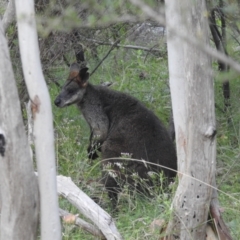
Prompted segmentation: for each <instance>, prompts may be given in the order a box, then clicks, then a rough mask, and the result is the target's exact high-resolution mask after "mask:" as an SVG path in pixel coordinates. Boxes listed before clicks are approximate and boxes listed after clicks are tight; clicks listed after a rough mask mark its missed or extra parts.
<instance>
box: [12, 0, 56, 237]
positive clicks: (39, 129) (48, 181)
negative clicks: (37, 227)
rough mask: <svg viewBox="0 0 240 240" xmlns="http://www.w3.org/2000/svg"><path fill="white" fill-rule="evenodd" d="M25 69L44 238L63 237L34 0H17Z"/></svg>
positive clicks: (49, 109) (19, 31) (48, 106)
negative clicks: (32, 121)
mask: <svg viewBox="0 0 240 240" xmlns="http://www.w3.org/2000/svg"><path fill="white" fill-rule="evenodd" d="M15 7H16V15H17V23H18V36H19V45H20V52H21V60H22V65H23V73H24V77H25V82H26V85H27V88H28V93H29V96H30V99H31V102H32V106H31V107H32V113H33V120H34V139H35V149H36V158H37V167H38V174H39V178H38V179H39V189H40V200H41V201H40V202H41V239H43V240H44V239H54V240H55V239H56V240H57V239H61V227H60V219H59V214H58V198H57V186H56V167H55V152H54V135H53V119H52V108H51V102H50V97H49V93H48V89H47V86H46V83H45V80H44V77H43V73H42V69H41V63H40V58H39V55H40V54H39V47H38V39H37V32H36V23H35V17H34V16H35V14H34V2H33V0H21V1H19V0H16V1H15Z"/></svg>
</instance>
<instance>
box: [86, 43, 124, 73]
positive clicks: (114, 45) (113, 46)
mask: <svg viewBox="0 0 240 240" xmlns="http://www.w3.org/2000/svg"><path fill="white" fill-rule="evenodd" d="M119 41H120V39H118V40H117V41H116V42H115V43H114V44H113V45H112V47H111V48H110V49H109V51H108V52H107V54H106V55H105V56H104V57H103V59H102V60H101V61H100V62H99V63H98V65H97V66H96V67H95V68H94V69H93V71H92V72H91V74H90V76H92V75H93V74H94V73H95V71H96V70H97V69H98V68H99V66H100V65H101V64H102V63H103V61H104V60H105V59H106V58H107V57H108V55H109V54H110V53H111V51H112V50H113V49H114V48H115V47H116V45H117V44H118V43H119Z"/></svg>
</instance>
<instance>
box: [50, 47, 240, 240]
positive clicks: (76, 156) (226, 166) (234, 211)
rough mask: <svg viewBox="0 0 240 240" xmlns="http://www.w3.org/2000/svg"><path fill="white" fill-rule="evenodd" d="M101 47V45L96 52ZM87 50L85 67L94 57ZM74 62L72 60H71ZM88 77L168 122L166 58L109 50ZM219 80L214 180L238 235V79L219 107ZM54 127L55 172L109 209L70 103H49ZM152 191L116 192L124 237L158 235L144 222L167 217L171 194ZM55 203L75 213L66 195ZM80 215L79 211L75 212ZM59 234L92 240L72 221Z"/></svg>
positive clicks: (85, 133) (63, 73)
mask: <svg viewBox="0 0 240 240" xmlns="http://www.w3.org/2000/svg"><path fill="white" fill-rule="evenodd" d="M106 51H107V50H106V48H104V47H102V48H101V51H100V52H102V55H101V54H99V57H100V58H101V57H102V56H103V55H104V54H105V52H106ZM86 55H87V57H86V58H87V61H88V67H89V69H90V72H91V71H92V70H93V69H94V67H95V63H96V61H95V60H94V59H91V57H90V54H89V56H88V53H87V54H86ZM73 61H74V60H73ZM52 72H53V73H54V75H55V76H58V78H59V79H58V82H59V83H60V84H63V83H64V81H65V80H66V78H67V76H68V69H67V68H66V67H64V66H59V68H53V69H52ZM90 82H91V83H93V84H101V83H102V82H111V83H112V86H111V88H112V89H115V90H119V91H123V92H127V93H129V94H131V95H132V96H135V97H136V98H137V99H139V100H140V101H141V102H143V103H144V104H145V105H146V106H147V107H148V108H150V109H152V110H153V111H154V112H155V113H156V115H157V116H158V117H159V118H160V119H161V120H162V122H163V123H164V124H165V125H166V126H168V121H169V117H170V111H171V103H170V90H169V86H168V68H167V60H166V58H162V57H159V58H157V57H156V56H152V55H148V56H147V57H146V53H144V52H142V51H140V50H139V51H129V52H128V53H127V54H126V53H125V52H124V51H120V50H114V51H113V52H112V53H111V55H110V56H109V57H108V58H107V59H106V60H105V61H104V62H103V64H102V65H101V66H100V67H99V69H98V70H97V71H96V72H95V73H94V74H93V75H92V77H91V78H90ZM221 85H222V82H221V80H219V79H218V78H216V80H215V99H216V117H217V167H218V171H217V184H218V187H219V189H220V190H221V191H223V192H225V193H227V194H229V195H230V196H232V197H234V198H230V197H229V196H227V195H226V194H223V193H220V194H219V200H220V204H221V206H222V207H223V209H224V213H223V216H224V220H225V221H226V223H227V225H228V226H229V227H230V229H231V231H232V235H233V237H234V239H240V228H239V226H240V217H239V216H240V214H239V211H240V202H239V200H238V199H239V198H240V196H239V194H240V178H239V170H240V162H239V146H240V141H239V140H240V138H239V137H240V114H239V112H240V108H239V100H240V99H239V98H240V94H239V93H240V79H232V81H231V107H230V108H229V110H228V111H227V112H224V111H223V109H224V106H223V96H222V89H221ZM59 90H60V89H59V87H58V86H57V85H55V84H54V83H51V84H49V91H50V95H51V97H52V101H54V98H55V97H56V96H57V94H58V93H59ZM53 114H54V126H55V136H56V153H57V171H58V174H61V175H65V176H70V177H71V178H72V180H73V181H74V182H75V183H76V184H77V185H78V186H79V187H80V188H81V189H82V190H83V191H84V192H86V193H87V194H88V195H89V196H90V197H92V198H94V199H100V205H101V206H102V207H103V208H104V209H105V210H107V211H109V212H110V213H111V208H110V207H109V205H110V204H109V200H108V198H107V196H106V191H105V190H104V189H103V188H102V186H101V185H100V184H99V183H98V179H99V178H100V177H101V170H100V166H99V160H95V161H92V162H91V161H89V160H88V158H87V151H86V149H87V145H88V139H89V128H88V125H87V123H86V121H85V120H84V118H83V116H82V115H81V113H80V112H79V110H78V109H77V107H76V106H70V107H67V108H64V109H59V108H56V107H55V106H54V104H53ZM163 192H164V189H163V191H162V193H161V194H158V193H157V191H152V192H151V197H143V196H141V195H139V194H137V195H135V196H130V195H129V194H128V192H127V191H123V193H121V195H120V200H119V203H118V209H119V212H118V214H114V219H115V222H116V225H117V227H118V229H119V231H120V233H121V234H122V236H123V237H124V239H129V240H133V239H134V240H135V239H140V240H141V239H149V240H150V239H151V240H152V239H158V238H159V230H155V231H153V230H152V229H150V225H151V223H152V222H153V220H154V219H160V220H165V221H166V222H168V220H169V218H170V216H171V210H170V209H171V208H170V206H171V201H172V197H173V194H172V193H171V191H167V192H166V193H163ZM60 206H61V207H62V208H64V209H66V210H68V211H69V212H71V213H74V214H76V213H78V211H77V209H75V208H74V207H73V206H71V205H70V204H69V203H68V202H67V201H66V200H64V199H60ZM80 217H82V216H80ZM63 239H65V240H67V239H69V240H70V239H86V240H88V239H89V240H90V239H96V238H95V237H93V236H91V235H90V234H88V233H86V232H84V231H82V230H81V229H79V228H77V227H75V226H73V225H66V224H64V225H63Z"/></svg>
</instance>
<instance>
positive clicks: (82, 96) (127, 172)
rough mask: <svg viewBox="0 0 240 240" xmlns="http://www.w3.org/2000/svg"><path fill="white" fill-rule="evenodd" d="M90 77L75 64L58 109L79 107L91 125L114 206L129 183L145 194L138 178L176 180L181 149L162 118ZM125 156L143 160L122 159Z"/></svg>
mask: <svg viewBox="0 0 240 240" xmlns="http://www.w3.org/2000/svg"><path fill="white" fill-rule="evenodd" d="M88 78H89V73H88V68H86V67H84V68H82V69H81V68H80V66H79V65H78V64H77V63H73V64H72V65H71V66H70V74H69V77H68V79H67V82H66V83H65V85H64V86H63V88H62V90H61V92H60V94H59V95H58V96H57V98H56V99H55V105H56V106H58V107H61V108H62V107H65V106H69V105H71V104H77V106H78V108H79V109H80V111H81V112H82V114H83V116H84V118H85V119H86V121H87V122H88V124H89V126H90V129H91V136H90V144H89V146H88V153H89V158H92V159H94V158H97V153H96V151H97V150H100V151H101V155H102V160H103V161H102V167H103V176H104V178H103V183H104V185H105V188H106V189H107V191H108V195H109V197H110V199H111V200H112V202H113V206H114V207H116V203H117V195H118V192H120V191H121V188H122V186H123V184H124V183H125V182H128V183H129V184H130V185H132V186H133V187H135V188H136V189H137V190H141V191H142V190H143V189H142V186H141V184H139V183H138V184H136V183H135V181H134V176H136V175H137V176H138V177H139V178H140V179H143V180H144V181H143V182H144V183H146V184H149V185H150V184H151V178H150V176H149V175H150V173H153V172H157V173H159V172H161V171H163V173H164V174H165V176H166V179H168V180H172V179H173V178H174V177H175V176H176V172H175V171H171V170H170V169H173V170H177V159H176V152H175V147H174V144H173V142H172V141H171V139H170V136H169V134H168V132H167V130H166V128H165V127H164V126H163V124H162V123H161V122H160V120H159V119H158V118H157V116H156V115H155V114H154V113H153V112H152V111H150V110H148V109H147V108H146V107H145V106H144V105H143V104H142V103H141V102H140V101H138V100H137V99H135V98H134V97H131V96H130V95H128V94H125V93H122V92H118V91H114V90H111V89H109V88H107V87H103V86H94V85H92V84H90V83H89V82H88ZM123 155H124V156H125V157H126V155H128V156H129V157H131V158H132V159H138V161H133V160H131V159H125V160H124V159H123V158H122V159H119V158H120V157H123ZM105 159H106V160H105ZM148 162H150V163H153V164H155V165H151V164H148ZM157 164H160V165H163V166H165V167H167V169H166V168H162V167H160V166H157Z"/></svg>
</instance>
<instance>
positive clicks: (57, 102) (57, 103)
mask: <svg viewBox="0 0 240 240" xmlns="http://www.w3.org/2000/svg"><path fill="white" fill-rule="evenodd" d="M54 104H55V105H56V106H57V107H60V105H61V99H60V98H59V97H57V98H56V99H55V101H54Z"/></svg>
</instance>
